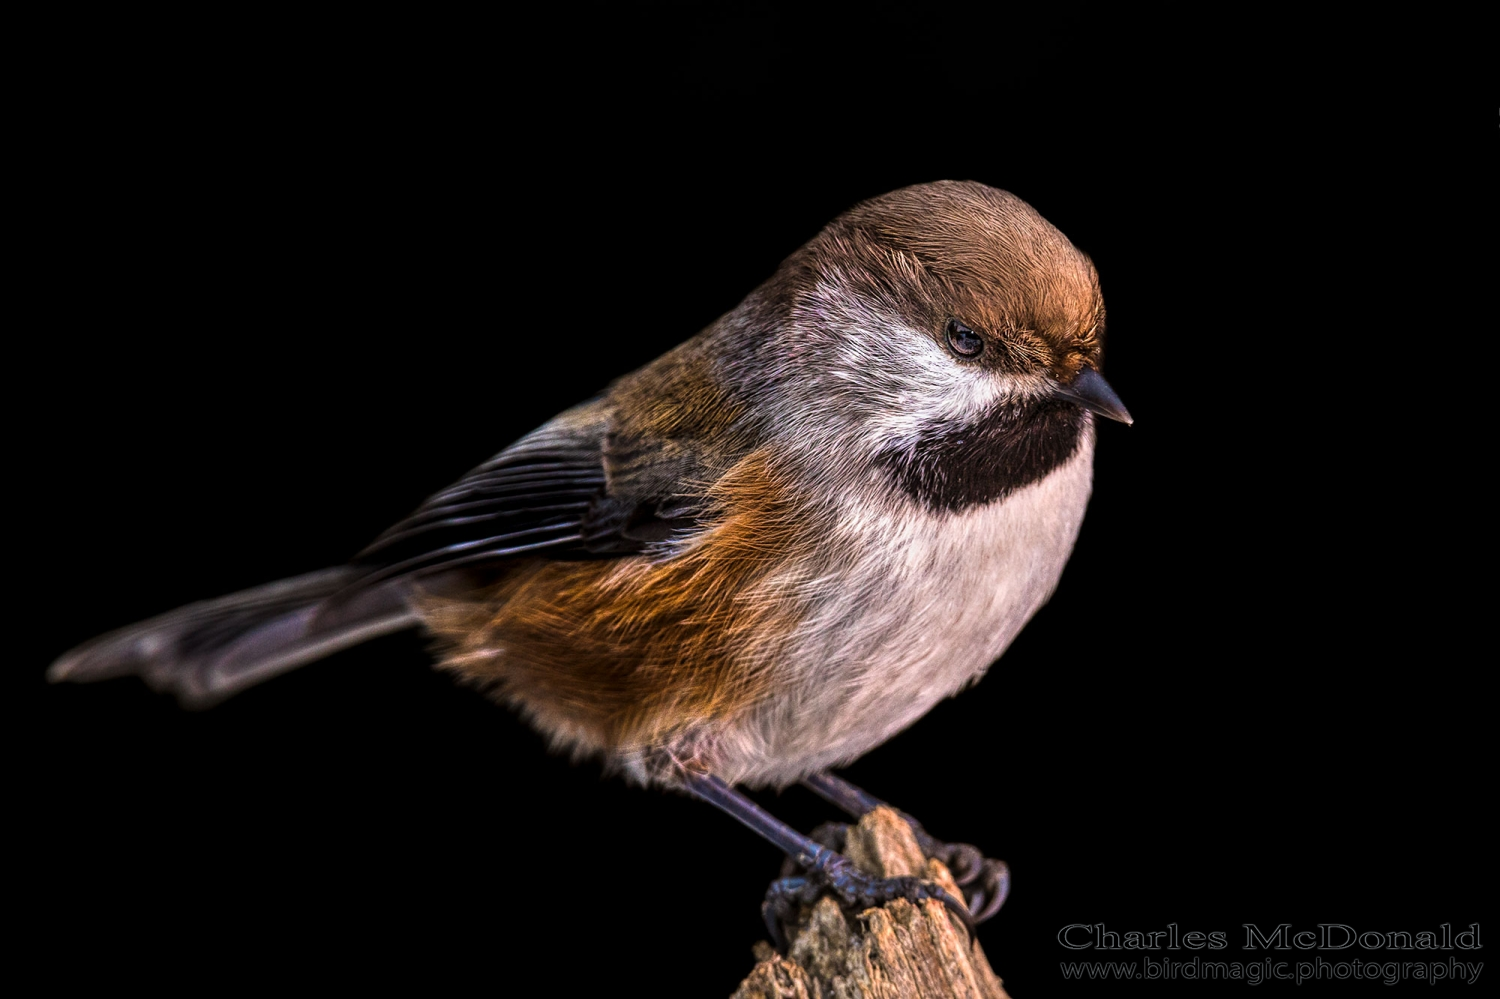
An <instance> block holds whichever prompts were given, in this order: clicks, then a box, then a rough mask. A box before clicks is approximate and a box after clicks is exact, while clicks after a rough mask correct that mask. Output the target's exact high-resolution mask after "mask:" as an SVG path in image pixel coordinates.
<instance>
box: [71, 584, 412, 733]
mask: <svg viewBox="0 0 1500 999" xmlns="http://www.w3.org/2000/svg"><path fill="white" fill-rule="evenodd" d="M358 575H359V573H358V571H357V570H354V569H350V568H341V569H325V570H323V571H322V572H314V573H310V574H308V575H306V576H298V577H296V578H294V579H283V580H282V581H280V582H278V583H271V584H268V585H266V586H258V587H256V588H255V589H252V590H244V591H242V592H240V593H233V594H230V595H229V596H227V597H220V598H219V599H217V600H205V601H203V602H202V603H196V604H189V605H188V606H186V607H180V608H178V609H177V610H175V611H171V612H170V613H167V614H163V615H161V616H160V617H154V618H152V619H151V620H149V621H143V622H141V623H140V624H134V625H131V626H130V627H128V628H121V629H120V630H119V631H114V632H110V633H109V634H108V635H104V636H102V637H100V638H96V639H94V640H93V641H92V642H88V643H87V644H85V645H80V646H79V647H78V648H76V649H74V650H73V651H71V652H68V653H67V654H65V655H63V656H62V657H61V658H59V659H58V660H57V662H55V663H53V664H52V667H51V669H49V670H48V671H47V677H48V679H50V680H52V681H54V682H56V681H59V680H79V681H88V680H104V679H108V678H110V677H116V676H127V675H129V674H137V675H139V676H140V677H141V678H142V679H144V680H145V681H146V682H147V683H148V684H150V685H151V686H152V688H154V689H156V690H162V691H168V690H169V691H172V692H173V693H175V694H176V695H177V699H178V700H179V701H181V702H182V704H183V706H185V707H190V708H206V707H209V706H211V705H213V704H217V703H218V702H219V701H222V700H223V699H224V698H226V697H229V696H230V695H232V694H236V693H238V692H239V691H241V690H244V689H245V688H246V687H250V686H253V685H255V684H257V683H260V682H261V681H262V680H269V679H270V678H271V677H273V676H277V675H279V674H281V673H285V672H287V671H289V670H293V669H296V668H297V667H298V666H303V665H306V664H307V663H310V662H312V661H314V660H316V659H321V658H323V657H324V656H328V655H332V654H333V653H335V652H337V651H339V650H340V649H346V648H348V647H349V646H351V645H358V644H359V643H360V642H364V641H368V640H369V639H371V638H375V637H377V636H379V635H384V634H388V633H389V632H393V631H400V630H402V629H403V628H408V627H411V626H413V625H415V624H416V623H417V618H416V616H415V615H414V614H412V612H411V611H410V610H409V609H408V608H407V605H406V601H405V599H404V594H405V587H404V586H403V585H402V584H401V582H399V581H394V580H393V581H391V582H390V583H387V584H385V585H383V586H374V587H370V588H368V589H364V590H359V591H357V592H356V593H355V594H354V595H353V596H348V595H345V596H341V597H340V598H339V599H338V600H337V601H334V600H330V599H329V598H331V597H333V596H334V595H335V594H337V593H340V591H343V590H344V588H345V587H346V586H347V585H348V584H349V583H350V582H351V581H353V580H354V579H356V578H357V577H358Z"/></svg>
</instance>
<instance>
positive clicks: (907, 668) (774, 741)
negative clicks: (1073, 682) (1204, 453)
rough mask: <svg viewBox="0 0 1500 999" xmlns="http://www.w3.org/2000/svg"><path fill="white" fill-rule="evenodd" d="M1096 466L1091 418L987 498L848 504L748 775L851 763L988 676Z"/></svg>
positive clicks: (1037, 602) (1060, 557) (777, 776)
mask: <svg viewBox="0 0 1500 999" xmlns="http://www.w3.org/2000/svg"><path fill="white" fill-rule="evenodd" d="M1092 463H1093V437H1092V427H1091V426H1090V425H1088V424H1085V425H1084V426H1083V427H1082V428H1081V429H1080V431H1079V433H1078V437H1077V441H1076V446H1075V447H1074V449H1073V453H1072V454H1071V455H1070V456H1068V457H1067V458H1066V459H1065V460H1063V461H1061V462H1059V463H1058V464H1057V465H1056V466H1055V467H1053V468H1052V469H1051V470H1050V471H1048V472H1047V473H1046V474H1044V475H1042V476H1040V477H1038V478H1036V479H1035V480H1034V481H1032V482H1030V483H1028V484H1026V485H1023V486H1021V487H1019V488H1016V489H1012V490H1009V491H1008V492H1007V493H1006V494H1005V495H1004V496H1003V498H1000V499H997V500H994V501H992V502H989V503H984V504H971V505H969V506H968V507H967V508H965V509H962V510H959V511H947V510H942V509H933V508H931V507H930V506H928V505H927V504H925V503H923V502H921V501H919V500H917V499H915V498H912V499H910V500H909V501H908V502H906V503H900V504H895V505H893V504H891V503H890V502H889V496H890V494H889V493H886V494H885V496H884V497H881V496H879V495H864V496H855V497H852V498H850V499H849V500H848V501H847V502H846V503H845V505H844V509H843V511H842V516H841V518H840V525H841V526H840V529H839V531H838V536H837V537H836V538H835V539H833V540H832V541H831V542H830V545H829V550H828V552H827V553H826V554H827V555H828V556H829V558H830V561H829V564H828V565H827V566H826V568H825V570H824V574H823V576H822V577H821V578H811V579H809V580H807V581H805V582H804V583H803V584H802V585H804V586H806V587H809V588H810V592H811V593H812V596H813V599H810V600H809V601H808V602H807V606H808V607H809V608H810V610H809V612H808V613H807V614H806V616H805V617H804V618H803V619H802V620H801V621H800V622H799V624H798V632H797V636H796V640H795V641H794V642H793V643H792V645H791V649H792V654H791V655H789V656H788V657H787V659H786V667H785V675H784V677H783V682H782V683H781V684H780V685H779V686H778V688H777V689H778V692H779V693H778V696H777V697H775V698H774V699H772V700H770V701H768V702H767V703H766V704H765V705H764V706H763V707H762V708H761V710H760V711H759V712H758V715H757V717H756V718H755V719H754V721H753V723H752V724H751V725H750V726H747V729H746V732H745V733H744V735H743V739H742V741H743V744H744V746H743V748H744V749H745V750H746V753H745V759H744V761H743V769H742V772H741V773H739V774H737V775H736V776H739V777H740V779H742V780H745V781H747V782H751V783H757V782H768V783H772V784H783V783H789V782H791V781H795V780H796V779H798V778H799V777H800V776H802V775H803V774H805V773H807V772H809V771H812V770H817V769H822V768H825V767H829V766H835V765H839V764H842V763H845V762H848V761H850V760H852V759H854V758H855V757H858V756H859V755H861V754H863V753H865V752H867V751H868V750H870V749H872V748H873V747H875V746H877V745H879V744H881V743H882V742H884V741H886V740H887V739H889V738H890V737H891V736H892V735H894V734H895V733H896V732H899V731H900V730H902V729H904V728H905V727H907V726H908V725H910V724H911V723H912V722H914V721H916V720H917V719H918V718H920V717H921V716H922V715H923V714H925V713H926V712H927V711H928V710H930V709H931V708H932V706H933V705H934V704H936V703H937V702H938V701H939V700H941V699H942V698H944V697H947V696H949V695H952V694H954V693H956V692H957V691H958V690H960V689H961V688H963V687H964V686H965V685H966V684H968V683H970V682H972V681H974V680H975V679H977V678H978V677H979V676H981V675H982V674H983V672H984V671H985V670H986V669H987V668H988V667H989V665H990V664H991V663H992V662H994V660H995V659H996V658H997V657H999V656H1000V654H1001V653H1002V652H1004V651H1005V649H1006V647H1007V646H1009V645H1010V643H1011V641H1012V640H1013V639H1014V638H1015V636H1016V634H1017V633H1018V632H1019V631H1020V630H1021V628H1022V627H1023V626H1024V625H1025V624H1026V622H1027V621H1028V620H1030V619H1031V617H1032V615H1034V614H1035V613H1036V611H1037V610H1038V609H1039V608H1040V607H1041V606H1042V604H1044V603H1045V602H1046V600H1047V599H1048V597H1050V596H1051V594H1052V591H1053V590H1054V589H1055V588H1056V586H1057V583H1058V580H1059V579H1060V577H1061V575H1062V571H1063V567H1064V565H1065V564H1066V562H1067V559H1068V556H1069V555H1070V554H1071V552H1072V550H1073V544H1074V542H1075V541H1076V540H1077V537H1078V531H1079V528H1080V526H1081V524H1082V521H1083V515H1084V509H1085V507H1086V505H1087V502H1088V496H1089V492H1090V488H1091V482H1092ZM752 750H758V753H757V752H753V751H752Z"/></svg>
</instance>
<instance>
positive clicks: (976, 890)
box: [802, 770, 1010, 923]
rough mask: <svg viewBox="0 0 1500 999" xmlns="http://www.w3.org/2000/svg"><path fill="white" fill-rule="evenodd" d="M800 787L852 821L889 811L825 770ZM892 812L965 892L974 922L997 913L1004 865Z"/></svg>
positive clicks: (1004, 887) (1006, 874)
mask: <svg viewBox="0 0 1500 999" xmlns="http://www.w3.org/2000/svg"><path fill="white" fill-rule="evenodd" d="M802 785H803V786H804V787H806V788H807V789H808V790H810V791H812V792H813V793H814V794H816V795H817V796H818V797H820V798H822V799H823V800H824V801H827V802H828V803H829V804H831V805H833V806H834V807H835V808H838V809H841V810H842V811H844V812H847V813H848V814H850V815H853V816H854V817H855V818H858V817H859V816H861V815H864V814H865V813H866V812H868V811H871V810H873V809H876V808H879V807H880V806H882V805H885V807H887V808H891V807H892V806H890V805H887V804H886V803H885V802H883V801H881V800H880V799H879V798H877V797H875V796H874V795H873V794H871V793H870V792H868V791H866V790H864V789H862V788H859V787H856V786H855V785H853V784H851V783H849V782H848V781H846V780H844V779H843V778H842V777H835V776H834V775H833V774H831V773H829V772H828V771H826V770H824V771H823V772H821V773H816V774H813V775H812V776H810V777H805V778H803V780H802ZM892 811H894V812H895V813H896V814H897V815H900V816H901V817H902V818H903V819H905V820H906V824H907V825H909V826H911V831H912V832H913V833H915V834H916V837H917V844H918V845H919V846H921V848H922V852H923V853H925V854H927V856H929V857H936V858H937V859H938V860H941V861H942V862H943V863H944V864H946V865H947V866H948V869H949V870H950V871H952V872H953V879H954V880H955V881H957V882H958V883H959V885H960V886H961V887H962V888H963V889H964V897H965V899H966V900H967V901H968V903H969V911H970V912H972V913H973V914H974V922H976V923H982V922H984V921H985V920H986V919H989V918H990V917H991V916H993V915H994V914H995V913H997V912H999V911H1000V906H1001V905H1003V904H1004V903H1005V896H1006V895H1007V894H1008V893H1009V892H1010V868H1009V867H1006V866H1005V861H1003V860H991V859H990V858H988V857H986V856H985V855H984V854H982V853H980V852H979V850H978V849H976V848H975V847H972V846H970V845H969V844H968V843H944V842H943V841H942V840H940V839H935V838H933V837H932V835H930V834H929V833H928V832H927V830H926V829H923V828H922V823H920V822H918V821H917V820H916V819H914V818H912V817H911V816H910V815H907V814H906V813H905V812H903V811H901V809H899V808H892Z"/></svg>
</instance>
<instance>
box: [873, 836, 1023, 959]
mask: <svg viewBox="0 0 1500 999" xmlns="http://www.w3.org/2000/svg"><path fill="white" fill-rule="evenodd" d="M899 814H900V816H901V818H903V819H905V820H906V824H907V825H909V826H911V831H912V834H913V835H915V836H916V838H917V845H918V846H920V847H921V848H922V852H923V853H925V854H926V855H927V856H929V857H935V858H937V859H938V860H941V861H942V862H943V863H944V864H945V865H946V866H947V868H948V872H949V873H950V874H952V875H953V880H954V881H956V882H957V883H958V885H959V887H961V888H964V889H966V890H965V892H964V895H965V896H966V897H967V898H968V901H969V908H968V912H969V913H971V914H972V918H973V924H978V923H982V922H984V921H985V920H986V919H989V918H990V917H991V916H993V915H994V914H995V913H997V912H999V911H1000V906H1002V905H1004V904H1005V896H1006V895H1008V894H1010V868H1009V867H1007V866H1005V861H1003V860H991V859H990V858H988V857H986V856H985V855H984V854H982V853H980V852H979V849H978V848H977V847H974V846H971V845H969V844H968V843H945V842H943V841H942V840H940V839H936V838H934V837H933V835H932V834H931V833H929V832H928V831H927V830H926V829H923V828H922V823H920V822H918V821H917V820H916V819H914V818H912V817H911V816H910V815H907V814H906V813H905V812H900V813H899ZM976 881H978V882H979V887H977V888H974V889H973V890H972V891H969V890H967V889H968V887H969V886H970V885H972V884H974V882H976ZM950 908H951V906H950ZM966 925H970V933H971V934H972V933H973V925H971V924H966Z"/></svg>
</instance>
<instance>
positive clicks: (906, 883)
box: [760, 851, 975, 954]
mask: <svg viewBox="0 0 1500 999" xmlns="http://www.w3.org/2000/svg"><path fill="white" fill-rule="evenodd" d="M825 889H826V890H829V891H832V892H833V894H834V895H836V896H837V897H838V899H839V902H840V903H842V905H843V906H844V908H845V909H851V910H856V911H859V910H864V909H872V908H875V907H876V906H881V905H884V904H885V903H887V902H891V901H894V900H896V899H898V898H904V899H906V900H907V901H910V902H920V901H922V900H923V899H928V898H931V899H936V900H937V901H939V902H941V903H943V906H944V907H945V908H947V909H948V911H949V912H951V913H953V914H954V915H955V916H957V917H958V918H959V921H960V922H962V923H963V924H964V928H965V929H966V930H967V931H968V934H969V942H970V943H973V941H974V928H975V919H974V917H973V915H971V914H970V912H969V909H968V907H966V906H965V905H964V904H963V902H962V901H960V900H959V899H956V898H954V897H953V896H952V895H951V894H949V893H948V891H947V890H945V889H944V888H943V887H942V886H941V885H937V884H933V883H932V882H930V881H923V880H922V879H921V878H913V877H899V878H878V877H875V876H873V875H870V874H866V873H865V872H863V871H861V870H859V869H858V868H857V867H855V866H854V865H853V863H851V862H850V860H849V858H848V857H845V856H844V855H843V854H840V853H834V852H832V851H829V852H828V853H825V854H823V855H822V856H821V857H819V858H818V860H817V861H816V862H815V863H814V865H813V866H812V867H810V868H809V869H808V871H807V874H806V876H805V877H796V876H793V877H783V878H780V879H778V880H776V881H773V882H771V886H770V887H769V888H767V889H766V900H765V901H764V902H762V903H761V907H760V911H761V916H762V918H763V919H764V920H765V922H766V929H767V930H769V931H770V934H771V940H772V943H774V944H775V945H776V949H777V950H779V951H781V952H782V953H783V954H784V953H786V948H787V936H786V931H785V928H786V926H787V925H788V924H790V923H791V922H792V920H793V918H794V917H795V916H796V915H797V908H798V907H799V906H801V905H810V904H812V903H813V902H814V901H816V900H817V897H818V895H819V894H821V892H822V890H825Z"/></svg>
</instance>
